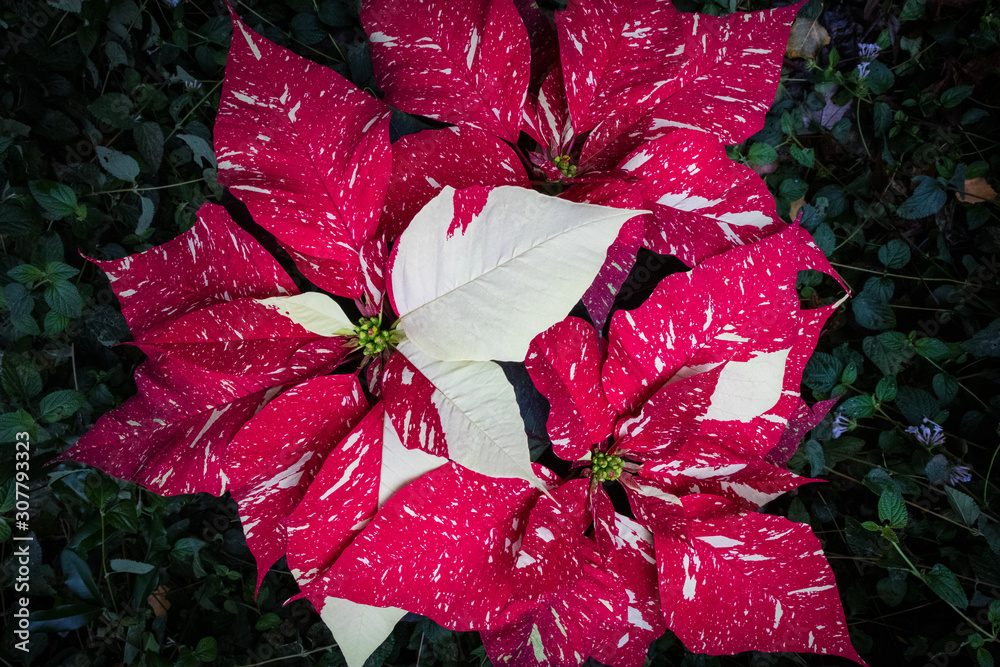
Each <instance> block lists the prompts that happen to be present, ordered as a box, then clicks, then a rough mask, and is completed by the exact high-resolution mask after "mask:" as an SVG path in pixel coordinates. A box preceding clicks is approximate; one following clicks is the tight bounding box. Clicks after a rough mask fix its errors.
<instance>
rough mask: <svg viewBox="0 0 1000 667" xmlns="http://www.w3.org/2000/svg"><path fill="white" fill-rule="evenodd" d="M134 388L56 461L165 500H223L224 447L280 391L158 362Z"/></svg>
mask: <svg viewBox="0 0 1000 667" xmlns="http://www.w3.org/2000/svg"><path fill="white" fill-rule="evenodd" d="M135 382H136V385H138V388H139V392H138V394H137V395H135V396H133V397H132V398H130V399H129V400H128V401H126V402H125V404H124V405H122V406H121V407H118V408H115V409H114V410H112V411H111V412H109V413H107V414H106V415H104V416H103V417H101V418H100V420H98V422H97V424H96V425H95V426H94V428H92V429H91V430H90V431H89V432H87V434H86V435H84V436H83V437H82V438H80V440H79V441H78V442H77V443H76V444H75V445H73V447H71V448H70V449H69V450H67V451H66V452H65V453H64V454H63V455H62V456H61V457H60V458H62V459H64V460H70V461H79V462H80V463H86V464H87V465H92V466H94V467H97V468H100V469H101V470H103V471H105V472H106V473H108V474H109V475H113V476H114V477H118V478H120V479H127V480H129V481H132V482H136V483H138V484H141V485H143V486H145V487H146V488H148V489H150V490H151V491H154V492H156V493H159V494H162V495H177V494H185V493H198V492H200V491H206V492H208V493H211V494H214V495H221V494H222V493H223V492H224V491H225V490H226V488H227V484H226V477H225V474H223V470H224V466H223V461H222V457H223V455H224V453H225V450H226V446H227V445H228V444H229V442H230V441H231V440H232V438H233V436H234V435H235V434H236V432H237V431H239V430H240V428H242V426H243V425H244V424H245V423H246V422H247V420H249V419H250V418H251V417H252V416H253V415H254V414H255V413H256V412H257V410H258V409H260V407H261V406H262V405H263V404H264V403H265V402H267V400H269V399H270V397H271V396H270V394H273V393H277V391H278V390H277V389H269V383H267V382H262V381H261V380H260V379H259V378H252V377H234V376H229V375H221V374H219V373H210V372H207V371H203V370H200V369H198V368H196V367H194V366H190V365H188V364H183V363H178V362H173V361H169V360H166V359H165V358H162V357H158V356H155V355H154V356H150V358H149V359H148V360H147V361H145V362H143V363H142V364H141V365H140V366H139V368H138V369H136V372H135ZM122 443H128V447H127V448H125V449H123V448H122Z"/></svg>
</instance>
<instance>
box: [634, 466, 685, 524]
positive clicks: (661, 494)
mask: <svg viewBox="0 0 1000 667" xmlns="http://www.w3.org/2000/svg"><path fill="white" fill-rule="evenodd" d="M618 481H619V482H621V485H622V487H623V488H624V489H625V495H626V496H627V497H628V504H629V507H630V508H631V509H632V513H633V514H634V515H635V518H636V521H638V522H639V524H641V525H642V526H643V527H644V528H646V529H647V530H649V531H651V532H652V533H653V534H654V535H656V534H661V533H662V534H674V533H676V532H677V531H679V530H681V528H682V527H683V517H684V507H683V506H682V505H681V499H680V498H679V497H677V496H676V495H674V494H673V493H671V492H670V491H668V490H666V489H665V488H663V486H662V485H661V484H660V483H659V482H658V481H656V480H654V479H649V478H648V477H646V478H644V477H637V476H635V475H632V474H624V475H622V476H621V477H619V478H618Z"/></svg>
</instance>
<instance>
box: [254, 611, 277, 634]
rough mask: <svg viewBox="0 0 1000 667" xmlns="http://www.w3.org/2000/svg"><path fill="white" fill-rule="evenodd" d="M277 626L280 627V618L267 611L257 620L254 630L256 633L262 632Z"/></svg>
mask: <svg viewBox="0 0 1000 667" xmlns="http://www.w3.org/2000/svg"><path fill="white" fill-rule="evenodd" d="M279 625H281V617H280V616H278V615H277V614H275V613H274V612H273V611H269V612H267V613H266V614H264V615H263V616H261V617H260V618H258V619H257V623H256V625H254V629H255V630H257V632H264V631H266V630H270V629H271V628H276V627H278V626H279Z"/></svg>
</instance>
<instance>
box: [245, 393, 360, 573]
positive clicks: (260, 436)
mask: <svg viewBox="0 0 1000 667" xmlns="http://www.w3.org/2000/svg"><path fill="white" fill-rule="evenodd" d="M367 411H368V402H367V401H366V400H365V397H364V392H362V390H361V385H360V384H359V383H358V380H357V378H356V377H355V376H353V375H327V376H325V377H319V378H315V379H312V380H307V381H305V382H303V383H301V384H299V385H296V386H295V387H292V388H291V389H289V390H288V391H286V392H285V393H284V394H282V395H281V396H279V397H278V398H276V399H274V400H273V401H271V402H270V403H268V404H267V405H266V406H265V407H264V409H263V410H261V411H260V412H259V413H257V415H255V416H254V418H253V419H251V420H250V421H249V422H247V424H246V425H245V426H244V427H243V428H242V429H241V430H240V432H239V433H237V434H236V437H235V438H233V441H232V443H231V444H230V445H229V447H228V449H227V450H226V475H227V476H228V477H229V487H230V489H231V491H232V495H233V498H234V499H235V500H236V502H237V504H239V508H240V519H241V520H242V521H243V532H244V534H245V535H246V538H247V546H249V547H250V551H251V552H252V553H253V555H254V557H255V558H256V559H257V587H258V588H259V587H260V583H261V581H263V579H264V575H265V574H267V571H268V569H270V567H271V566H272V565H273V564H274V562H275V561H277V560H278V559H279V558H281V557H282V556H284V555H285V547H286V519H287V518H288V515H289V514H290V513H291V512H292V510H294V509H295V507H296V506H297V505H298V504H299V501H300V500H302V497H303V496H304V495H305V493H306V490H307V489H308V488H309V485H310V484H311V483H312V481H313V478H314V477H315V475H316V473H317V472H318V471H319V469H320V467H321V466H322V465H323V461H324V460H325V459H326V457H327V455H328V454H329V453H330V450H332V449H333V448H334V447H335V446H336V445H337V443H338V442H340V440H341V439H342V438H343V437H344V436H345V435H347V433H348V432H349V431H350V430H351V428H352V427H353V426H354V425H355V424H357V423H358V422H359V421H361V418H362V417H364V415H365V413H366V412H367Z"/></svg>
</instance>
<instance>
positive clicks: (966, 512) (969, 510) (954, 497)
mask: <svg viewBox="0 0 1000 667" xmlns="http://www.w3.org/2000/svg"><path fill="white" fill-rule="evenodd" d="M945 491H946V492H947V493H948V504H949V505H951V508H952V509H953V510H955V513H956V514H958V516H959V517H961V519H962V521H964V522H965V525H967V526H974V525H975V524H976V519H978V518H979V514H980V510H979V505H977V504H976V501H975V500H973V499H972V496H969V495H967V494H965V493H962V492H961V491H959V490H958V489H953V488H952V487H950V486H946V487H945Z"/></svg>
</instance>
